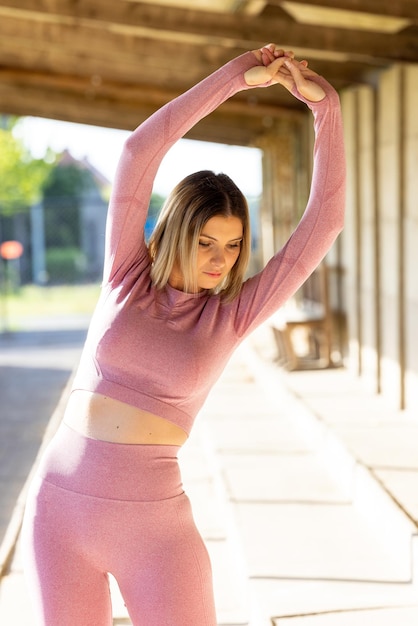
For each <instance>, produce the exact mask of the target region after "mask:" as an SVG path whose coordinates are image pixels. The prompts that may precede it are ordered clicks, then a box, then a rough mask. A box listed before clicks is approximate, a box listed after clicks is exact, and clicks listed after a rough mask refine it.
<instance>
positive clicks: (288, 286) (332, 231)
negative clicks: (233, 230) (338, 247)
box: [236, 60, 345, 336]
mask: <svg viewBox="0 0 418 626" xmlns="http://www.w3.org/2000/svg"><path fill="white" fill-rule="evenodd" d="M285 63H286V65H284V66H283V71H284V69H285V68H286V66H288V67H287V68H286V69H287V70H288V71H287V73H286V74H284V73H283V74H282V75H281V77H280V82H281V83H282V84H284V86H285V87H286V88H287V89H289V90H290V91H291V92H292V93H293V95H295V97H297V98H299V99H300V100H302V101H304V102H305V103H306V104H307V105H308V106H309V108H310V109H311V110H312V112H313V115H314V129H315V145H314V168H313V175H312V183H311V190H310V195H309V199H308V204H307V207H306V209H305V212H304V214H303V216H302V219H301V221H300V222H299V224H298V226H297V227H296V229H295V231H294V232H293V234H292V235H291V237H290V238H289V240H288V241H287V243H286V244H285V245H284V247H283V248H282V249H281V250H280V251H278V252H277V253H276V254H275V256H274V257H273V258H272V259H271V260H270V261H269V263H268V264H267V265H266V267H265V268H264V270H262V271H261V272H260V273H259V274H257V275H256V276H254V277H252V278H250V279H249V280H248V281H247V282H246V283H245V284H244V286H243V289H242V292H241V296H240V298H239V300H238V301H237V303H236V306H237V315H236V329H237V333H238V334H239V335H240V336H243V335H245V334H247V333H248V332H250V331H251V330H253V329H254V328H255V327H256V326H257V325H259V324H260V323H262V322H263V321H265V320H266V319H267V318H268V317H269V316H270V315H272V314H273V313H274V312H275V311H277V310H278V309H279V308H280V307H281V306H282V305H283V304H284V303H285V302H286V301H287V300H288V299H289V298H290V297H291V296H292V295H293V294H294V293H295V292H296V291H297V289H298V288H299V287H300V286H301V284H302V283H303V282H304V281H305V280H306V279H307V278H308V276H309V275H310V274H311V273H312V271H313V270H314V269H315V268H316V267H317V266H318V264H319V263H320V262H321V260H322V259H323V258H324V256H325V255H326V253H327V252H328V251H329V249H330V247H331V246H332V244H333V243H334V241H335V239H336V237H337V235H338V234H339V233H340V232H341V230H342V228H343V224H344V209H345V154H344V140H343V128H342V119H341V110H340V103H339V98H338V95H337V93H336V92H335V90H334V89H333V87H331V85H330V84H329V83H328V82H327V81H326V80H325V79H324V78H322V77H319V76H318V75H316V74H315V73H314V72H311V71H310V70H308V69H307V68H304V67H301V66H300V65H298V64H296V63H295V62H294V61H292V60H287V61H286V62H285ZM277 82H279V81H277ZM307 83H314V84H315V86H314V87H313V86H312V85H309V84H307ZM299 88H301V90H303V91H304V93H305V94H309V95H311V97H312V95H313V94H316V95H314V97H317V98H318V100H317V101H311V100H308V99H307V97H305V96H303V95H302V94H301V92H300V91H299ZM321 96H322V97H321Z"/></svg>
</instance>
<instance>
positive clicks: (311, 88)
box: [244, 44, 325, 102]
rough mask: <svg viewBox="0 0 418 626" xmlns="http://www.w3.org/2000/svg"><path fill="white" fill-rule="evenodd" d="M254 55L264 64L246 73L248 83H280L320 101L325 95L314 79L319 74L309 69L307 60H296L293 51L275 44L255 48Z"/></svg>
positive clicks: (304, 95)
mask: <svg viewBox="0 0 418 626" xmlns="http://www.w3.org/2000/svg"><path fill="white" fill-rule="evenodd" d="M253 54H254V56H255V57H256V58H257V60H258V61H261V62H262V63H263V65H256V66H255V67H252V68H251V69H249V70H247V71H246V72H245V74H244V78H245V82H246V83H247V85H251V86H256V85H263V84H264V83H268V82H271V83H278V84H280V85H283V87H285V88H286V89H287V90H288V91H290V92H292V91H293V90H294V89H295V88H296V89H297V91H298V92H299V93H300V94H301V95H302V96H303V97H304V98H306V100H310V101H311V102H319V101H320V100H322V99H323V98H324V97H325V91H324V90H323V89H322V87H321V86H320V85H319V84H318V83H316V82H315V81H314V80H312V78H313V77H315V76H317V74H316V73H315V72H313V71H312V70H310V69H308V67H307V66H308V63H307V61H296V60H295V59H294V54H293V52H292V51H291V50H290V51H285V50H283V49H282V48H279V47H278V46H276V45H274V44H268V45H267V46H264V47H263V48H260V49H259V50H253Z"/></svg>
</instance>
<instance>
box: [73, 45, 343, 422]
mask: <svg viewBox="0 0 418 626" xmlns="http://www.w3.org/2000/svg"><path fill="white" fill-rule="evenodd" d="M254 65H257V61H256V59H255V57H254V55H253V54H252V53H251V52H247V53H245V54H243V55H242V56H240V57H238V58H237V59H235V60H233V61H231V62H229V63H227V64H226V65H225V66H223V67H222V68H220V69H219V70H217V71H216V72H214V73H213V74H211V75H210V76H209V77H208V78H206V79H204V80H203V81H202V82H200V83H199V84H197V85H196V86H195V87H193V88H192V89H190V90H189V91H187V92H186V93H184V94H183V95H181V96H179V97H178V98H176V99H175V100H173V101H172V102H170V103H168V104H167V105H165V106H164V107H162V108H161V109H160V110H158V111H157V112H156V113H155V114H153V115H152V116H151V117H150V118H149V119H148V120H147V121H145V122H144V123H143V124H142V125H141V126H139V127H138V128H137V129H136V130H135V131H134V132H133V133H132V134H131V135H130V137H129V138H128V139H127V141H126V143H125V146H124V149H123V152H122V155H121V159H120V162H119V166H118V170H117V174H116V180H115V184H114V188H113V193H112V198H111V201H110V206H109V214H108V222H107V232H106V253H105V269H104V282H103V288H102V293H101V296H100V299H99V302H98V304H97V307H96V310H95V312H94V314H93V317H92V320H91V325H90V328H89V332H88V335H87V339H86V343H85V346H84V349H83V353H82V356H81V361H80V365H79V368H78V371H77V373H76V376H75V379H74V384H73V389H83V390H87V391H92V392H97V393H100V394H103V395H107V396H109V397H112V398H114V399H116V400H120V401H122V402H125V403H128V404H131V405H133V406H135V407H138V408H140V409H142V410H145V411H148V412H151V413H154V414H156V415H159V416H160V417H163V418H166V419H167V420H170V421H171V422H173V423H174V424H176V425H178V426H180V427H181V428H182V429H183V430H185V431H186V432H187V433H189V432H190V429H191V427H192V425H193V421H194V419H195V417H196V415H197V413H198V412H199V410H200V408H201V407H202V405H203V403H204V401H205V399H206V397H207V395H208V393H209V391H210V389H211V387H212V386H213V384H214V383H215V382H216V380H217V379H218V377H219V375H220V374H221V372H222V370H223V369H224V367H225V365H226V363H227V361H228V359H229V357H230V356H231V354H232V352H233V351H234V349H235V348H236V347H237V345H238V344H239V343H240V342H241V341H242V340H243V339H244V338H245V337H246V336H247V335H248V334H249V333H250V332H251V331H252V330H253V329H255V328H256V327H257V326H258V325H259V324H261V323H262V322H263V321H265V320H266V319H267V318H268V317H270V316H271V315H272V314H273V313H274V312H275V311H277V309H279V307H280V306H281V305H282V304H283V303H284V302H286V300H288V299H289V297H290V296H292V295H293V294H294V292H295V291H296V290H297V289H298V288H299V287H300V285H301V284H302V283H303V282H304V280H306V278H307V277H308V276H309V274H310V273H311V272H312V271H313V270H314V269H315V267H316V266H317V265H318V264H319V262H320V261H321V260H322V258H323V257H324V255H325V254H326V252H327V251H328V250H329V248H330V246H331V245H332V243H333V242H334V240H335V238H336V236H337V235H338V233H339V232H340V231H341V229H342V227H343V214H344V202H345V160H344V146H343V134H342V123H341V113H340V106H339V99H338V96H337V94H336V92H335V91H334V89H333V88H332V87H331V86H330V85H329V84H328V83H327V82H326V81H325V80H324V79H323V78H318V79H317V80H318V82H320V83H321V86H322V87H323V88H324V90H325V91H326V97H325V98H324V99H323V100H322V101H321V102H317V103H311V102H306V100H304V99H303V98H302V96H300V94H297V93H295V95H296V97H298V98H299V99H300V100H302V101H304V102H306V104H307V105H308V106H309V107H310V108H311V110H312V112H313V115H314V125H315V148H314V171H313V178H312V187H311V193H310V197H309V201H308V204H307V207H306V210H305V213H304V215H303V217H302V219H301V221H300V223H299V225H298V226H297V228H296V230H295V231H294V233H293V234H292V236H291V237H290V239H289V241H288V242H287V243H286V244H285V246H284V247H283V248H282V249H281V250H280V251H279V252H278V253H277V254H276V255H275V256H274V257H272V259H270V261H269V262H268V264H267V265H266V267H265V268H264V269H263V270H262V271H261V272H260V273H258V274H257V275H255V276H253V277H251V278H250V279H248V280H247V281H245V282H244V284H243V286H242V290H241V293H240V295H239V296H237V297H236V298H235V300H234V301H232V302H230V303H223V302H222V299H221V298H220V296H213V295H209V294H208V293H206V292H201V293H199V294H198V295H193V294H187V293H184V292H182V291H177V290H176V289H174V288H172V287H170V286H167V287H166V288H164V289H161V290H156V289H155V287H154V285H153V284H152V282H151V280H150V274H149V272H150V261H149V257H148V250H147V247H146V245H145V242H144V224H145V219H146V213H147V209H148V205H149V200H150V195H151V192H152V186H153V181H154V177H155V174H156V172H157V169H158V167H159V164H160V162H161V160H162V158H163V156H164V155H165V154H166V152H167V151H168V150H169V148H170V147H171V146H172V145H173V144H174V143H175V142H176V141H177V140H178V139H180V138H181V137H182V136H183V135H184V134H185V133H186V132H187V131H188V130H189V129H190V128H191V127H192V126H193V125H194V124H196V122H198V121H199V120H200V119H201V118H203V117H204V116H205V115H208V114H209V113H210V112H211V111H213V110H214V109H216V108H217V107H218V106H219V105H220V104H221V103H222V102H224V101H225V100H226V99H227V98H229V97H230V96H232V95H233V94H235V93H236V92H238V91H240V90H243V89H248V88H249V87H248V86H247V84H246V83H245V80H244V73H245V71H246V70H247V69H249V68H250V67H253V66H254Z"/></svg>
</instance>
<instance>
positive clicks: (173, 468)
mask: <svg viewBox="0 0 418 626" xmlns="http://www.w3.org/2000/svg"><path fill="white" fill-rule="evenodd" d="M178 451H179V446H175V445H159V444H154V445H153V444H150V445H142V444H137V445H135V444H134V445H132V444H123V443H122V444H120V443H114V442H109V441H103V440H99V439H93V438H90V437H87V436H85V435H83V434H81V433H79V432H77V431H76V430H74V429H73V428H71V427H69V426H68V425H67V424H65V423H63V424H61V426H60V427H59V429H58V431H57V433H56V434H55V435H54V437H53V438H52V440H51V441H50V442H49V444H48V446H47V448H46V450H45V453H44V455H43V457H42V459H41V462H40V464H39V467H38V472H37V473H38V475H39V477H40V478H41V479H43V480H44V481H46V482H47V483H52V484H53V485H55V486H56V487H58V488H61V489H64V490H66V491H72V492H75V493H79V494H83V495H86V496H93V497H99V498H100V497H103V498H111V499H118V500H128V501H129V500H136V501H156V500H165V499H168V498H173V497H176V496H178V495H180V494H182V493H183V486H182V480H181V473H180V468H179V464H178V459H177V455H178Z"/></svg>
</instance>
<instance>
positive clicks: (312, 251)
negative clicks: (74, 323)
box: [23, 44, 345, 626]
mask: <svg viewBox="0 0 418 626" xmlns="http://www.w3.org/2000/svg"><path fill="white" fill-rule="evenodd" d="M274 83H280V84H281V85H283V86H284V87H285V88H287V89H288V90H289V91H291V93H292V94H293V95H294V96H295V97H296V98H299V99H300V100H302V101H304V102H305V103H306V104H307V105H308V107H310V108H311V109H312V112H313V115H314V124H315V133H316V141H315V155H314V172H313V180H312V189H311V193H310V198H309V201H308V205H307V208H306V211H305V213H304V215H303V217H302V220H301V221H300V223H299V225H298V227H297V228H296V230H295V232H294V233H293V235H292V236H291V237H290V239H289V241H288V242H287V243H286V245H285V246H284V247H283V249H282V250H280V251H279V252H278V253H277V254H276V255H275V256H274V257H273V258H272V259H271V260H270V261H269V263H268V264H267V266H266V267H265V268H264V270H263V271H261V272H260V273H259V274H257V275H256V276H253V277H252V278H250V279H249V280H247V281H245V282H243V276H244V272H245V268H246V265H247V261H248V257H249V253H250V232H249V217H248V211H247V205H246V201H245V199H244V197H243V195H242V193H241V192H240V191H239V189H238V188H237V187H236V186H235V185H234V183H233V182H232V181H231V180H230V179H229V178H228V177H227V176H225V175H224V174H218V175H216V174H214V173H212V172H210V171H203V172H198V173H195V174H192V175H191V176H188V177H187V178H186V179H185V180H183V181H182V182H180V183H179V184H178V185H177V187H176V188H175V189H174V191H173V192H172V193H171V195H170V196H169V198H168V199H167V201H166V203H165V206H164V207H163V209H162V212H161V216H160V218H159V220H158V223H157V225H156V228H155V231H154V232H153V234H152V236H151V239H150V242H149V245H148V246H146V244H145V242H144V237H143V233H144V223H145V219H146V213H147V207H148V204H149V199H150V195H151V191H152V185H153V181H154V177H155V174H156V172H157V169H158V167H159V164H160V162H161V159H162V158H163V156H164V155H165V154H166V152H167V151H168V149H169V148H170V147H171V146H172V145H173V144H174V143H175V142H176V141H177V140H178V139H180V138H181V137H182V136H183V135H184V134H185V133H186V132H187V131H188V130H189V129H190V128H191V127H192V126H193V125H194V124H196V122H198V121H199V120H200V119H201V118H202V117H204V116H205V115H207V114H209V113H210V112H211V111H213V110H214V109H215V108H216V107H218V106H219V105H220V104H221V103H222V102H224V101H225V100H226V99H227V98H229V97H230V96H232V95H233V94H235V93H236V92H238V91H240V90H243V89H248V88H250V87H256V86H266V87H267V86H270V85H272V84H274ZM344 169H345V168H344V153H343V138H342V126H341V116H340V107H339V100H338V96H337V94H336V92H335V91H334V90H333V88H332V87H331V86H330V85H329V84H328V83H327V82H326V81H325V80H324V79H323V78H320V77H319V76H317V75H316V74H315V73H314V72H311V71H310V70H308V69H307V64H306V63H305V62H301V63H299V62H297V61H295V60H294V59H293V54H292V53H290V52H287V53H285V52H284V51H283V50H281V49H279V48H278V47H277V46H275V45H273V44H269V45H268V46H266V47H264V48H261V49H260V50H255V51H252V52H247V53H246V54H243V55H242V56H240V57H238V58H236V59H235V60H233V61H231V62H230V63H227V64H226V65H225V66H224V67H222V68H220V69H219V70H217V71H216V72H214V73H213V74H212V75H211V76H209V77H208V78H206V79H205V80H203V81H202V82H200V83H199V84H197V85H196V86H195V87H193V88H192V89H190V90H189V91H188V92H186V93H185V94H183V95H182V96H180V97H178V98H176V99H175V100H174V101H172V102H171V103H169V104H167V105H166V106H164V107H163V108H162V109H160V110H159V111H157V112H156V113H155V114H154V115H152V116H151V117H150V118H149V119H148V120H147V121H146V122H145V123H143V124H142V125H141V126H140V127H139V128H137V129H136V130H135V131H134V132H133V133H132V135H131V136H130V137H129V138H128V140H127V141H126V144H125V146H124V150H123V153H122V156H121V160H120V163H119V167H118V171H117V176H116V181H115V184H114V189H113V194H112V199H111V202H110V207H109V216H108V225H107V240H106V255H105V268H104V281H103V289H102V293H101V296H100V299H99V302H98V305H97V308H96V310H95V313H94V315H93V318H92V321H91V326H90V329H89V333H88V336H87V340H86V344H85V347H84V351H83V354H82V357H81V362H80V366H79V369H78V372H77V374H76V377H75V380H74V386H73V390H72V393H71V396H70V398H69V403H68V408H67V411H66V414H65V417H64V421H63V424H62V425H61V426H60V428H59V430H58V432H57V434H56V435H55V437H54V438H53V440H52V442H51V443H50V445H49V447H48V450H47V452H46V454H45V455H44V458H43V461H42V462H41V464H40V468H39V472H38V476H37V477H36V479H35V480H34V482H33V485H32V488H31V494H30V497H29V499H28V503H27V510H26V516H25V521H24V527H23V545H24V553H25V567H26V574H27V579H28V581H29V586H30V589H31V593H32V596H33V599H34V605H35V610H36V615H37V617H38V619H39V624H41V625H43V626H110V624H111V623H112V615H111V613H112V611H111V604H110V595H109V586H108V572H109V573H111V574H112V575H113V576H114V577H115V578H116V580H117V582H118V584H119V587H120V590H121V593H122V596H123V598H124V601H125V603H126V606H127V609H128V612H129V615H130V618H131V620H132V623H133V624H134V626H216V616H215V609H214V600H213V591H212V576H211V567H210V562H209V559H208V555H207V551H206V549H205V546H204V544H203V541H202V539H201V537H200V535H199V533H198V531H197V529H196V527H195V524H194V522H193V517H192V513H191V509H190V504H189V501H188V498H187V496H186V495H185V493H184V492H183V488H182V483H181V476H180V471H179V468H178V463H177V453H178V450H179V447H180V446H181V445H182V444H183V443H184V442H185V441H186V439H187V437H188V434H189V433H190V429H191V428H192V425H193V421H194V419H195V417H196V414H197V413H198V411H199V410H200V408H201V407H202V404H203V403H204V401H205V398H206V396H207V394H208V393H209V391H210V389H211V387H212V386H213V384H214V383H215V381H216V380H217V378H218V377H219V375H220V373H221V372H222V370H223V368H224V367H225V365H226V363H227V361H228V359H229V357H230V356H231V353H232V352H233V350H234V349H235V348H236V347H237V346H238V344H239V343H240V342H241V341H242V340H243V339H244V338H245V337H247V336H248V334H249V333H250V332H251V331H252V330H253V329H254V328H256V327H257V326H258V325H259V324H261V323H262V322H263V321H264V320H266V319H267V318H268V317H269V316H270V315H272V314H273V312H274V311H276V310H277V309H278V308H279V307H280V306H281V305H282V304H283V303H284V302H286V300H287V299H288V298H289V297H290V296H292V294H294V292H295V291H296V290H297V289H298V287H299V286H300V285H301V284H302V282H303V281H304V280H305V279H306V278H307V277H308V275H309V274H310V273H311V272H312V271H313V269H314V268H315V267H316V266H317V265H318V263H319V262H320V261H321V259H322V258H323V257H324V255H325V254H326V252H327V251H328V250H329V248H330V246H331V244H332V243H333V241H334V239H335V238H336V236H337V235H338V233H339V232H340V230H341V229H342V226H343V207H344V195H345V192H344V181H345V171H344Z"/></svg>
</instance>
